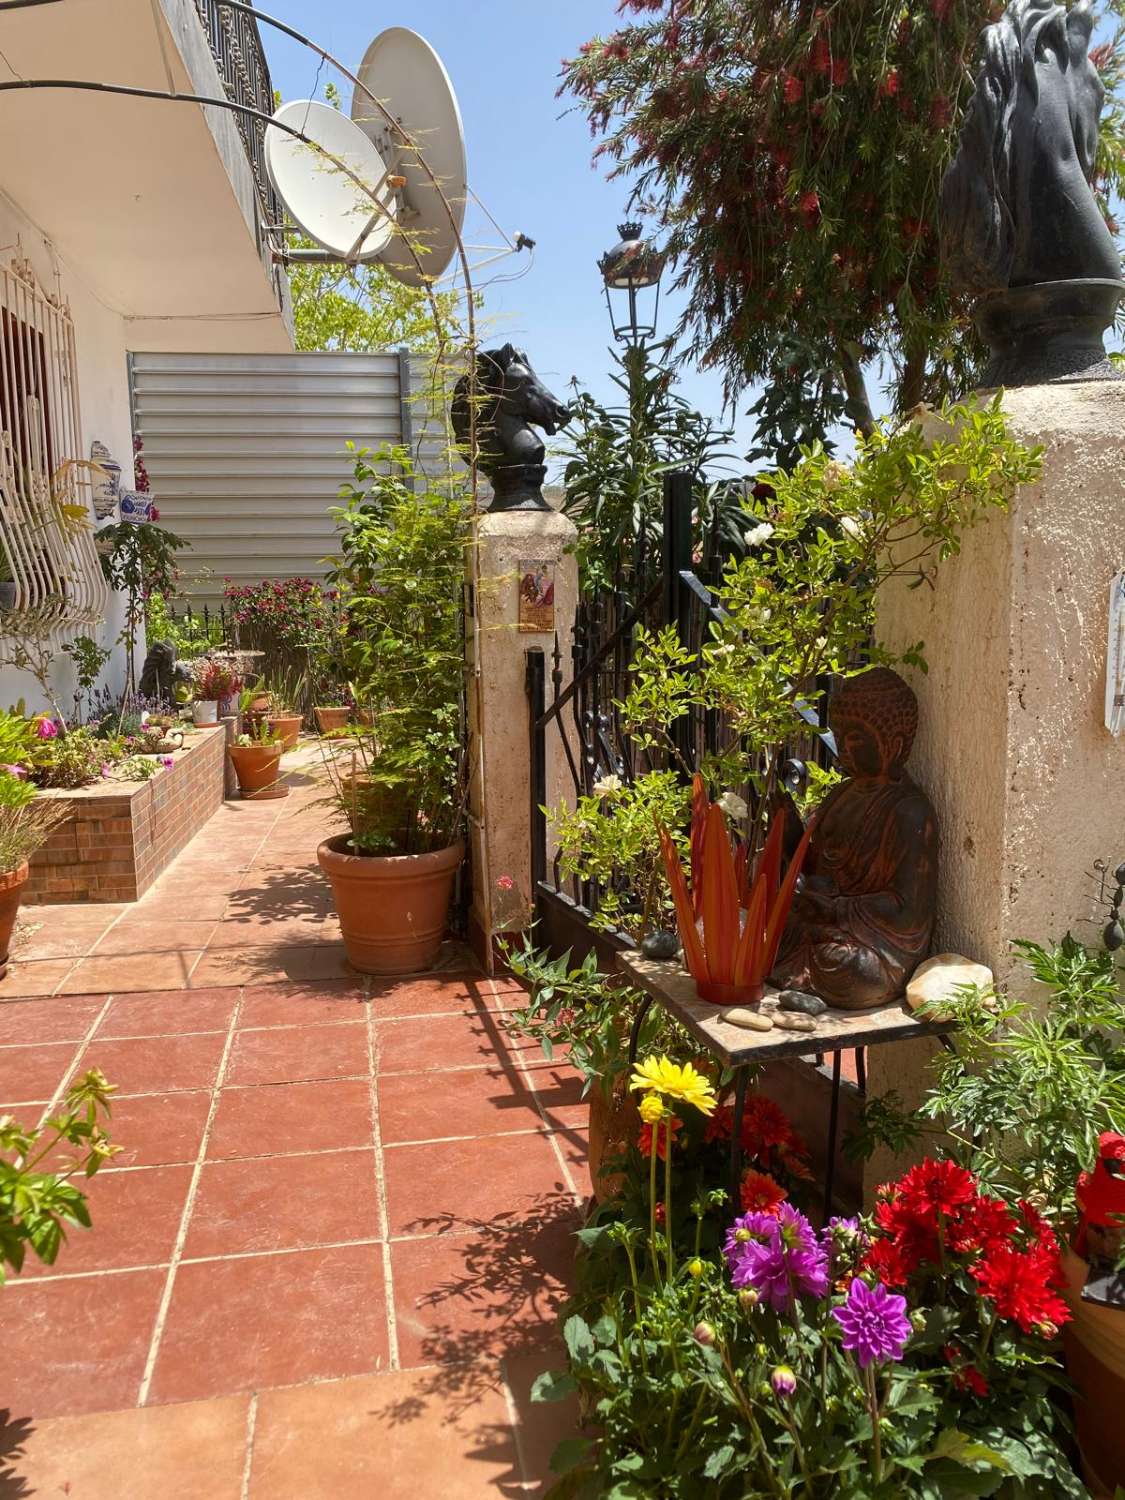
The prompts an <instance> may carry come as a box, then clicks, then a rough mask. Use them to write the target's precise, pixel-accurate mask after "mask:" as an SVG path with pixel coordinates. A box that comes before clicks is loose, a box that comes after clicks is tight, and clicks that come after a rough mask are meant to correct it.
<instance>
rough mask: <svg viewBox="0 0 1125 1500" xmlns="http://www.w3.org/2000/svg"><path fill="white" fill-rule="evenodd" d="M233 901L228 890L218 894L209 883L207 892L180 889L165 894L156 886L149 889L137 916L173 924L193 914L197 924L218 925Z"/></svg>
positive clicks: (167, 891)
mask: <svg viewBox="0 0 1125 1500" xmlns="http://www.w3.org/2000/svg"><path fill="white" fill-rule="evenodd" d="M229 901H230V892H229V890H226V889H219V890H216V889H214V887H212V886H211V885H210V883H208V889H206V890H200V889H194V890H193V889H192V888H190V887H189V888H187V889H179V890H163V889H160V888H159V887H157V886H152V887H150V889H149V890H147V891H146V892H145V894H144V895H143V896H142V897H141V899H140V901H138V903H137V907H136V910H137V915H138V916H143V917H144V919H145V920H146V921H148V922H154V921H157V920H160V921H170V922H178V921H179V920H180V919H181V918H182V917H183V914H184V912H185V910H190V911H191V914H192V917H193V918H194V919H195V920H196V921H200V922H202V921H208V920H209V921H211V922H215V923H217V922H218V921H219V918H220V917H221V916H222V915H223V912H224V911H225V910H226V908H227V903H228V902H229Z"/></svg>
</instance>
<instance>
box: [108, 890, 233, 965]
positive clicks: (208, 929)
mask: <svg viewBox="0 0 1125 1500" xmlns="http://www.w3.org/2000/svg"><path fill="white" fill-rule="evenodd" d="M187 904H188V903H185V905H187ZM214 929H215V923H214V922H212V921H207V920H206V919H205V918H198V917H195V918H192V919H191V920H190V921H184V920H179V921H170V920H169V919H168V918H167V917H163V916H156V917H147V916H143V917H142V916H136V917H122V918H121V921H120V922H118V923H117V925H116V926H115V927H113V928H111V929H110V931H109V932H107V933H106V934H105V936H104V937H103V938H102V939H101V940H100V941H99V943H98V944H97V947H96V948H95V950H94V951H95V954H96V956H97V957H98V958H104V957H107V956H108V955H110V954H118V953H172V952H176V951H178V950H179V949H181V948H182V949H189V950H195V951H198V950H199V949H201V948H206V946H207V940H208V939H209V938H210V936H211V933H212V932H213V931H214Z"/></svg>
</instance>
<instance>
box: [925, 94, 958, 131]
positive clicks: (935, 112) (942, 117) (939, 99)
mask: <svg viewBox="0 0 1125 1500" xmlns="http://www.w3.org/2000/svg"><path fill="white" fill-rule="evenodd" d="M952 118H953V106H952V104H950V102H949V100H948V99H947V98H946V97H945V95H944V94H937V95H935V97H934V102H933V103H932V104H931V105H930V124H931V125H932V126H933V128H934V129H935V130H944V129H945V127H946V126H947V125H948V124H949V122H950V120H952Z"/></svg>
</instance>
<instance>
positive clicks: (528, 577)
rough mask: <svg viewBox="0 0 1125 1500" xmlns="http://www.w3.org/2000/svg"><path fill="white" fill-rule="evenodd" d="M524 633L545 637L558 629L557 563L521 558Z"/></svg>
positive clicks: (521, 617)
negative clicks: (556, 601)
mask: <svg viewBox="0 0 1125 1500" xmlns="http://www.w3.org/2000/svg"><path fill="white" fill-rule="evenodd" d="M519 623H520V630H521V631H524V632H528V631H530V632H531V633H533V634H543V633H546V632H550V631H553V630H554V628H555V564H554V560H553V559H549V558H543V559H540V560H538V561H534V560H528V559H526V558H521V560H520V592H519Z"/></svg>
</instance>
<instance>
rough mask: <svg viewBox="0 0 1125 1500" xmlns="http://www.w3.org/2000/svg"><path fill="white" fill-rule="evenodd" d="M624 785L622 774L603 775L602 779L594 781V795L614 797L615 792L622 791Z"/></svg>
mask: <svg viewBox="0 0 1125 1500" xmlns="http://www.w3.org/2000/svg"><path fill="white" fill-rule="evenodd" d="M624 785H625V783H624V782H623V781H622V780H621V777H620V776H614V775H609V776H603V777H602V779H601V780H600V781H595V782H594V796H595V797H612V796H613V795H614V793H615V792H619V791H621V790H622V788H623V787H624Z"/></svg>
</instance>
